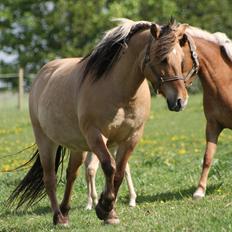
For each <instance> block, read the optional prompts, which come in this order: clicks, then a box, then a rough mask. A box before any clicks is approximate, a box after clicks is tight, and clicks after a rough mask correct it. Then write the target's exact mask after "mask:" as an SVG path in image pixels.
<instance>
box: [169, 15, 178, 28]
mask: <svg viewBox="0 0 232 232" xmlns="http://www.w3.org/2000/svg"><path fill="white" fill-rule="evenodd" d="M168 25H169V26H173V25H176V20H175V18H174V17H173V16H171V18H170V19H169V23H168Z"/></svg>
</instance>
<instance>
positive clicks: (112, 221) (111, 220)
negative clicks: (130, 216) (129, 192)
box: [104, 218, 120, 225]
mask: <svg viewBox="0 0 232 232" xmlns="http://www.w3.org/2000/svg"><path fill="white" fill-rule="evenodd" d="M104 223H105V224H107V225H117V224H119V223H120V220H119V219H118V218H109V219H106V220H105V221H104Z"/></svg>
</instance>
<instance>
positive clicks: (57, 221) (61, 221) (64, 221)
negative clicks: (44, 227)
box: [53, 213, 69, 227]
mask: <svg viewBox="0 0 232 232" xmlns="http://www.w3.org/2000/svg"><path fill="white" fill-rule="evenodd" d="M53 224H54V225H61V226H64V227H68V226H69V220H68V217H64V216H63V215H62V213H55V214H54V216H53Z"/></svg>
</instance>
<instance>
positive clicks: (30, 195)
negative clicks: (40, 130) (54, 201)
mask: <svg viewBox="0 0 232 232" xmlns="http://www.w3.org/2000/svg"><path fill="white" fill-rule="evenodd" d="M64 154H65V149H64V148H62V147H61V146H59V147H58V149H57V152H56V164H55V171H56V173H57V170H58V167H59V166H60V164H63V158H64ZM35 159H36V160H35ZM34 160H35V162H34V164H33V166H32V168H31V169H30V170H29V172H28V173H27V175H26V176H25V177H24V178H23V180H22V181H21V182H20V183H19V185H18V186H17V187H16V189H15V190H14V191H13V192H12V194H11V195H10V197H9V198H8V200H7V203H8V205H11V206H12V205H14V204H15V203H16V202H17V203H16V204H17V206H16V209H18V208H20V207H21V206H22V205H26V207H29V206H31V205H33V204H34V203H36V202H38V201H40V200H41V199H42V198H43V197H44V196H45V195H46V191H45V186H44V183H43V168H42V166H41V162H40V158H39V151H38V150H36V152H35V153H34V154H33V156H32V158H31V159H30V160H29V161H28V162H27V163H26V165H28V164H30V163H32V162H33V161H34Z"/></svg>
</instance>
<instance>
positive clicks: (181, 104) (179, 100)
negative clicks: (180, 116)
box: [176, 98, 183, 109]
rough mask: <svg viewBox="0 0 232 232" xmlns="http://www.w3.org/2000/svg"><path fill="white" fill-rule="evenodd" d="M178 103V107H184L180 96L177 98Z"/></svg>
mask: <svg viewBox="0 0 232 232" xmlns="http://www.w3.org/2000/svg"><path fill="white" fill-rule="evenodd" d="M176 105H177V107H178V109H181V108H182V107H183V101H182V100H181V99H180V98H179V99H178V100H177V104H176Z"/></svg>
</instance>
